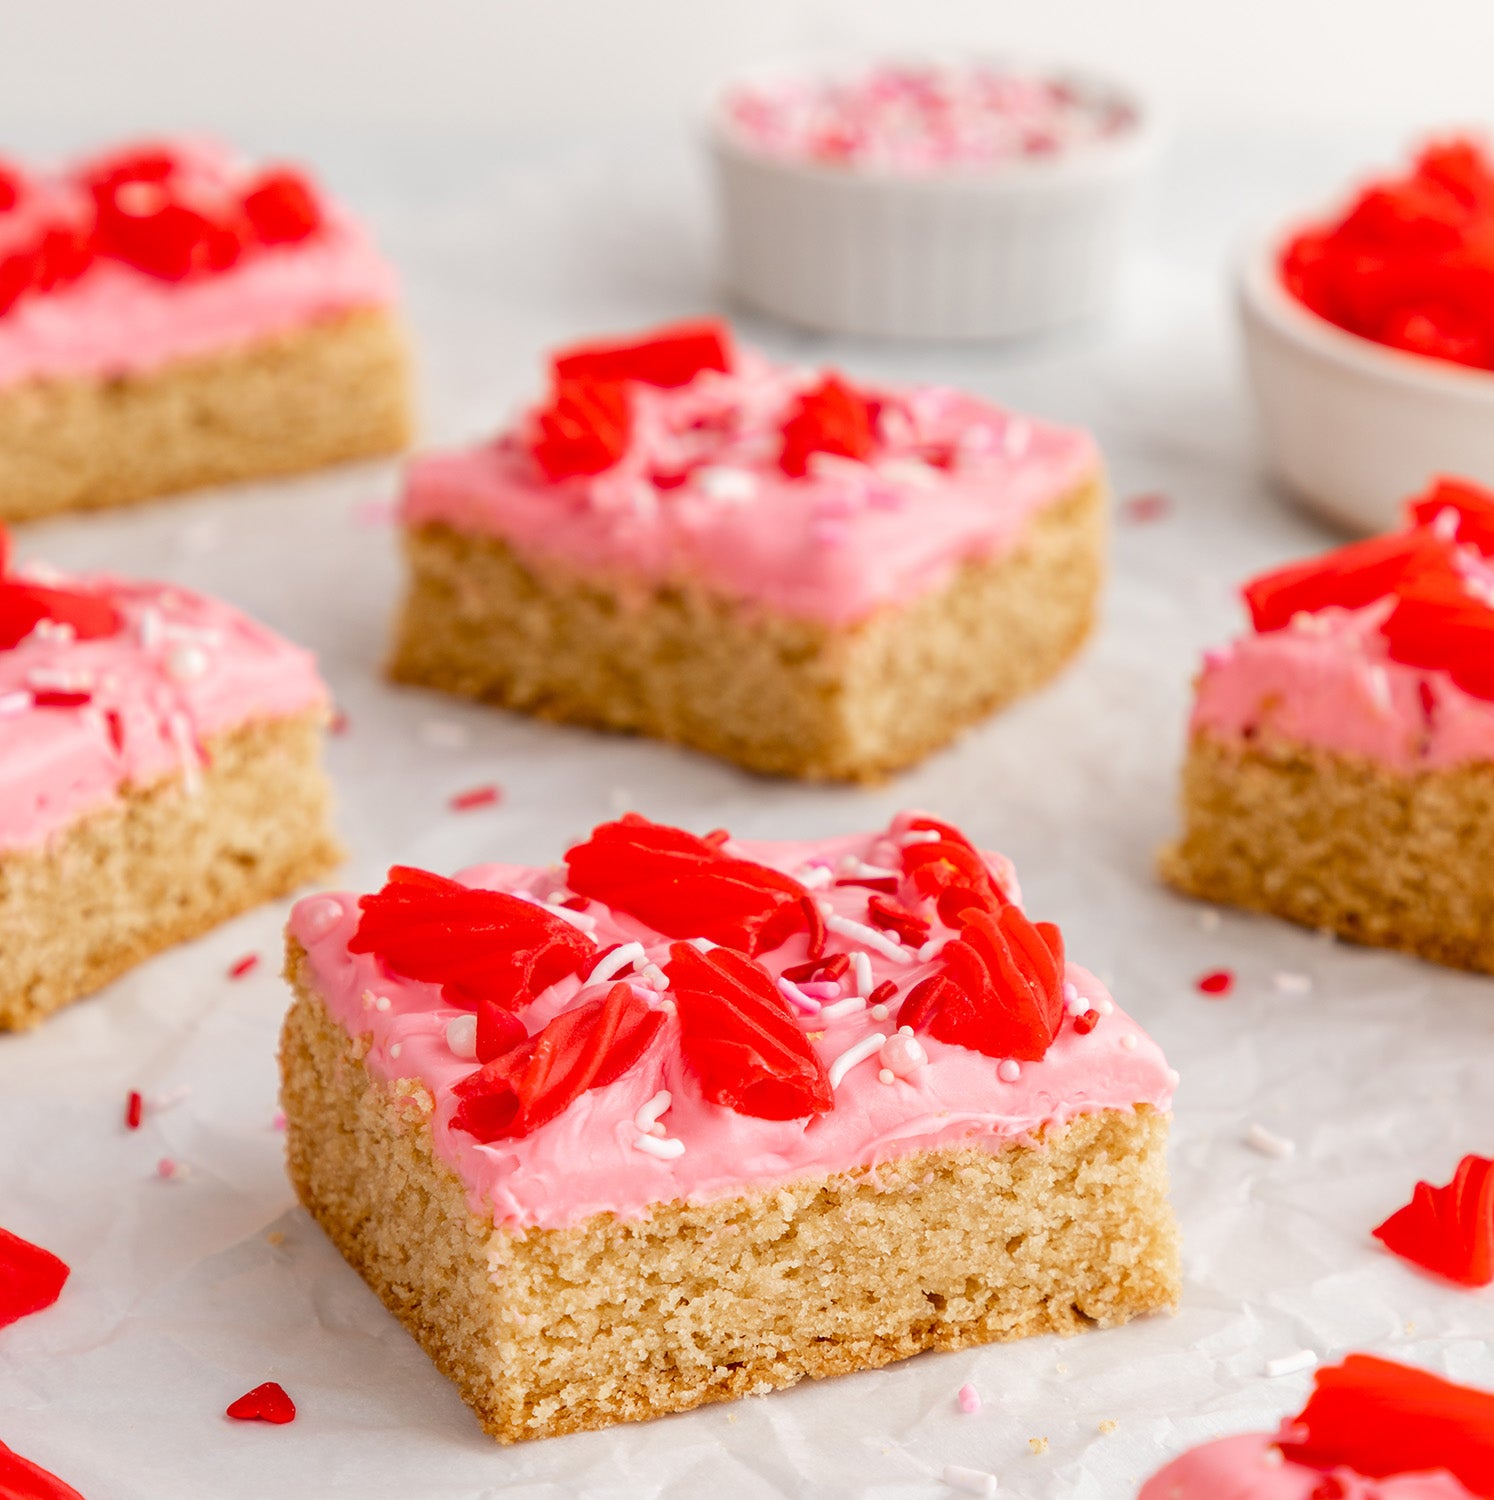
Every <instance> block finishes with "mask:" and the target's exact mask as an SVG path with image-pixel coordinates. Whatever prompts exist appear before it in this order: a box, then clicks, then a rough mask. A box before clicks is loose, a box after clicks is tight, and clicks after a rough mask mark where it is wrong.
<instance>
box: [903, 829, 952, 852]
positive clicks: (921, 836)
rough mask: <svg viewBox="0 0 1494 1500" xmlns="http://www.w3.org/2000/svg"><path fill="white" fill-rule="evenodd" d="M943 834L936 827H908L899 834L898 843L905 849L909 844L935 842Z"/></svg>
mask: <svg viewBox="0 0 1494 1500" xmlns="http://www.w3.org/2000/svg"><path fill="white" fill-rule="evenodd" d="M943 836H944V835H943V834H941V833H940V832H939V830H938V829H937V828H910V829H909V830H908V831H907V833H904V834H901V835H899V837H898V843H900V844H901V845H902V846H903V848H904V849H906V848H907V847H908V845H909V844H937V843H938V842H939V840H940V839H941V838H943Z"/></svg>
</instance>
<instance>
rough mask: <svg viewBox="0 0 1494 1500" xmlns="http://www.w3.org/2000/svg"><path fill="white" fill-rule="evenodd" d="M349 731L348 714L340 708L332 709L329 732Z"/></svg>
mask: <svg viewBox="0 0 1494 1500" xmlns="http://www.w3.org/2000/svg"><path fill="white" fill-rule="evenodd" d="M347 732H348V716H347V715H346V714H345V713H343V711H342V710H341V709H340V708H335V709H333V710H332V717H331V718H330V719H329V720H328V721H327V733H328V734H346V733H347Z"/></svg>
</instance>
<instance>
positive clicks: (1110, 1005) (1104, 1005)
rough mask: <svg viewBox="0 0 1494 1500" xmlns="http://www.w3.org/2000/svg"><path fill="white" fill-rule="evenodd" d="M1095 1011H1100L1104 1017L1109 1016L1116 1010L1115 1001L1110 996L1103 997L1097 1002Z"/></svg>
mask: <svg viewBox="0 0 1494 1500" xmlns="http://www.w3.org/2000/svg"><path fill="white" fill-rule="evenodd" d="M1095 1009H1096V1010H1097V1011H1099V1013H1100V1014H1101V1015H1102V1016H1108V1015H1110V1014H1111V1013H1112V1012H1113V1011H1114V1010H1115V1001H1114V1000H1112V999H1111V998H1110V997H1109V996H1108V995H1101V996H1100V998H1099V999H1098V1000H1096V1001H1095Z"/></svg>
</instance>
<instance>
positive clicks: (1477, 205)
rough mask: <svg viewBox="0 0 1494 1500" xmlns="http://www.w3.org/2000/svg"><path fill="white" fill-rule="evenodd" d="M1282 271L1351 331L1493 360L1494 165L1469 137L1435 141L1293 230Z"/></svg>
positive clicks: (1316, 307)
mask: <svg viewBox="0 0 1494 1500" xmlns="http://www.w3.org/2000/svg"><path fill="white" fill-rule="evenodd" d="M1281 276H1282V281H1283V282H1284V283H1285V285H1286V288H1287V290H1288V291H1289V292H1291V293H1292V295H1293V296H1294V297H1296V298H1297V299H1298V301H1300V302H1302V303H1304V304H1306V306H1308V307H1309V308H1311V309H1312V310H1313V311H1314V312H1315V313H1317V314H1318V315H1319V316H1320V317H1323V318H1326V319H1327V320H1328V321H1329V322H1330V323H1336V324H1337V325H1338V326H1339V327H1340V328H1346V329H1348V330H1349V332H1351V333H1357V334H1359V335H1361V336H1362V337H1364V338H1368V339H1373V340H1375V341H1376V342H1377V343H1381V344H1389V345H1391V346H1392V347H1394V348H1398V349H1406V350H1410V351H1411V352H1413V353H1416V354H1425V355H1430V356H1431V357H1433V358H1435V359H1445V360H1450V361H1452V362H1454V363H1456V364H1464V365H1475V366H1479V367H1481V368H1484V369H1491V368H1494V165H1491V163H1490V162H1489V160H1488V158H1487V157H1486V156H1485V155H1484V153H1483V151H1482V149H1481V148H1480V147H1479V146H1478V145H1477V144H1476V143H1475V142H1473V141H1466V140H1455V141H1449V142H1445V143H1441V144H1437V145H1433V146H1429V147H1428V148H1427V149H1426V150H1425V151H1423V152H1422V153H1421V155H1420V156H1419V157H1417V159H1416V163H1415V166H1414V167H1413V169H1412V171H1411V172H1410V173H1409V174H1408V175H1407V176H1404V177H1400V178H1389V179H1386V180H1385V181H1383V182H1378V183H1374V184H1372V185H1371V186H1369V187H1368V188H1366V189H1365V190H1364V191H1363V192H1362V193H1361V194H1360V195H1359V197H1358V199H1357V200H1356V201H1355V202H1354V204H1353V205H1352V207H1351V208H1350V209H1349V211H1348V212H1347V213H1346V214H1345V215H1343V216H1342V217H1341V218H1339V219H1338V220H1337V221H1335V222H1333V223H1330V224H1320V225H1314V226H1312V227H1311V228H1309V229H1307V230H1305V231H1303V232H1302V233H1301V234H1299V235H1297V236H1296V238H1295V239H1293V240H1292V241H1291V243H1290V244H1289V245H1288V246H1287V248H1286V250H1285V252H1284V253H1283V255H1282V259H1281Z"/></svg>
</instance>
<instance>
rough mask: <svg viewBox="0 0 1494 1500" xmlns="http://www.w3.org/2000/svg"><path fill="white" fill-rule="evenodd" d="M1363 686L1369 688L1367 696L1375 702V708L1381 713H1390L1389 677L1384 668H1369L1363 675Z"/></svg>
mask: <svg viewBox="0 0 1494 1500" xmlns="http://www.w3.org/2000/svg"><path fill="white" fill-rule="evenodd" d="M1365 685H1366V686H1367V687H1368V688H1369V695H1370V697H1371V698H1373V699H1374V700H1375V707H1376V708H1378V709H1379V710H1380V712H1381V713H1384V714H1388V713H1389V712H1390V708H1391V703H1390V677H1389V675H1388V674H1387V673H1386V671H1385V668H1384V667H1371V668H1370V669H1369V671H1368V672H1366V673H1365Z"/></svg>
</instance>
